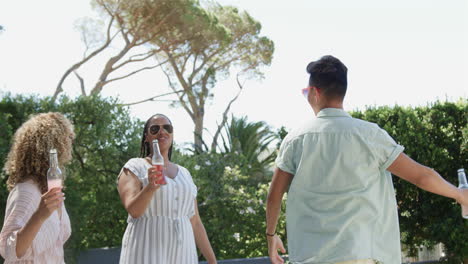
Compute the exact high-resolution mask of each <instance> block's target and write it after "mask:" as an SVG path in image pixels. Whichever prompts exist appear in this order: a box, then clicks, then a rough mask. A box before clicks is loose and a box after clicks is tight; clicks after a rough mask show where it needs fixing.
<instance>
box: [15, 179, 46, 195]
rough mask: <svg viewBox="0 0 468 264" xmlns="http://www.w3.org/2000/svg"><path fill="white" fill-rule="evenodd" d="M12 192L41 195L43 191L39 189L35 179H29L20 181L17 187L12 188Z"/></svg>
mask: <svg viewBox="0 0 468 264" xmlns="http://www.w3.org/2000/svg"><path fill="white" fill-rule="evenodd" d="M11 191H12V192H14V191H15V192H18V193H30V194H33V195H35V194H38V195H39V196H40V195H41V191H40V190H39V185H38V184H37V183H35V182H34V181H33V180H27V181H24V182H18V183H17V184H16V185H15V187H13V189H12V190H11Z"/></svg>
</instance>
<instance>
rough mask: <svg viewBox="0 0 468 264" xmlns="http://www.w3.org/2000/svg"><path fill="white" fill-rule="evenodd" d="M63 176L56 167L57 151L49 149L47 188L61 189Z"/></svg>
mask: <svg viewBox="0 0 468 264" xmlns="http://www.w3.org/2000/svg"><path fill="white" fill-rule="evenodd" d="M62 181H63V175H62V171H61V170H60V168H59V166H58V158H57V150H56V149H51V150H50V152H49V169H48V170H47V187H48V189H49V190H50V189H52V188H55V187H62Z"/></svg>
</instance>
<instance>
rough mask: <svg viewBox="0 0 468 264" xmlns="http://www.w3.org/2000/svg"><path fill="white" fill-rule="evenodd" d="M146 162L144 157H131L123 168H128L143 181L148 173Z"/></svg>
mask: <svg viewBox="0 0 468 264" xmlns="http://www.w3.org/2000/svg"><path fill="white" fill-rule="evenodd" d="M144 162H146V161H145V160H144V159H139V158H133V159H130V160H129V161H127V163H125V165H124V166H123V168H122V170H123V169H128V170H129V171H131V172H132V173H133V174H135V176H137V178H138V179H139V180H140V181H143V179H144V178H145V177H146V174H147V168H146V167H145V166H144ZM119 175H120V174H119Z"/></svg>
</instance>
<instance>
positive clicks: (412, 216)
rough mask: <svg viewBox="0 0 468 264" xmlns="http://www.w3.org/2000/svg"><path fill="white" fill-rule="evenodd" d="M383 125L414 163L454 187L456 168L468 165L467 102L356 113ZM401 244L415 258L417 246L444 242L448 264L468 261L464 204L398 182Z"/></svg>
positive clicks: (369, 110)
mask: <svg viewBox="0 0 468 264" xmlns="http://www.w3.org/2000/svg"><path fill="white" fill-rule="evenodd" d="M352 114H353V116H354V117H357V118H361V119H364V120H368V121H371V122H374V123H377V124H379V126H380V127H382V128H383V129H385V130H386V131H387V132H388V133H389V134H390V135H391V136H392V137H393V138H394V139H395V140H396V141H397V142H398V143H399V144H401V145H403V146H404V147H405V153H406V154H407V155H408V156H410V157H411V158H412V159H414V160H416V161H418V162H420V163H422V164H424V165H427V166H430V167H432V168H434V169H435V170H436V171H437V172H439V173H440V175H441V176H442V177H443V178H444V179H446V180H447V181H449V182H451V183H452V184H454V185H455V186H457V185H458V178H457V169H459V168H461V167H465V168H466V166H467V165H468V162H467V161H468V151H467V148H466V146H467V145H466V142H467V131H468V102H467V100H466V99H461V100H460V101H459V102H457V103H450V102H444V103H442V102H436V103H434V104H432V105H429V106H426V107H415V108H407V107H400V106H395V107H374V108H368V109H366V110H365V111H363V112H360V111H356V112H354V113H352ZM394 184H395V189H396V194H397V202H398V208H399V213H400V228H401V232H402V243H404V244H406V245H408V246H409V248H410V252H411V253H413V254H416V253H417V247H418V246H419V245H427V246H431V245H435V244H437V243H443V244H444V246H445V249H446V251H447V252H446V254H447V259H448V261H449V262H450V263H460V262H461V261H462V259H467V258H468V243H466V238H467V237H468V221H466V220H464V219H463V218H462V217H461V209H460V205H459V204H457V203H456V202H455V201H454V200H450V199H448V198H445V197H442V196H438V195H435V194H432V193H429V192H426V191H424V190H422V189H419V188H417V187H416V186H414V185H412V184H410V183H408V182H406V181H403V180H401V179H400V178H398V177H394Z"/></svg>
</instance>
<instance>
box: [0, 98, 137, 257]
mask: <svg viewBox="0 0 468 264" xmlns="http://www.w3.org/2000/svg"><path fill="white" fill-rule="evenodd" d="M0 110H1V112H2V115H1V116H2V117H1V118H0V127H1V128H7V130H6V131H7V132H5V131H3V132H2V133H6V135H5V136H3V135H2V137H1V138H0V146H2V150H1V151H0V155H1V156H0V158H1V165H2V167H3V164H4V161H5V157H6V154H7V152H8V150H9V148H10V145H11V135H12V134H13V133H14V131H16V129H17V128H18V127H19V126H20V125H21V124H22V123H23V122H24V121H25V120H26V119H27V118H28V116H29V115H30V114H34V113H39V112H49V111H58V112H61V113H63V114H64V115H66V116H67V117H68V118H69V119H70V120H71V121H72V123H73V124H74V126H75V133H76V139H75V142H74V144H73V160H72V162H71V164H69V165H68V166H67V167H66V169H65V175H66V177H67V178H66V181H65V185H66V189H65V190H64V192H65V194H66V198H67V200H66V205H67V210H68V213H69V215H70V219H71V223H72V236H71V238H70V239H69V240H68V242H67V244H66V248H68V249H72V250H68V251H67V252H69V253H70V254H71V256H68V257H67V258H68V259H67V262H73V261H74V259H75V254H76V253H77V252H78V250H81V249H86V248H99V247H106V246H117V245H120V243H121V239H122V235H123V231H124V229H125V226H126V217H127V213H126V212H125V210H124V208H123V207H122V205H121V203H120V199H119V196H118V193H117V188H116V178H117V175H118V173H119V171H120V169H121V167H122V166H123V164H125V162H126V161H127V160H128V159H129V157H134V156H136V155H137V154H138V150H139V136H140V135H139V133H140V129H141V127H142V124H141V122H140V121H138V120H135V119H132V118H130V116H129V113H128V110H127V109H126V108H123V107H120V106H118V105H117V100H115V99H102V98H99V97H79V98H77V99H75V100H71V99H69V98H67V97H62V98H61V99H60V101H59V102H58V103H57V104H53V103H51V102H50V100H49V98H43V99H36V98H35V97H34V96H30V97H24V96H16V97H12V96H11V95H9V94H7V95H5V96H4V97H3V98H2V99H1V101H0ZM3 147H5V148H3ZM2 176H3V177H2V186H1V190H0V197H2V198H4V199H3V201H5V202H6V197H7V196H8V192H7V189H6V186H5V181H6V177H5V175H2ZM5 202H3V203H2V204H1V208H0V213H1V218H0V219H1V221H2V223H1V224H3V219H4V217H3V215H4V212H5Z"/></svg>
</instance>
